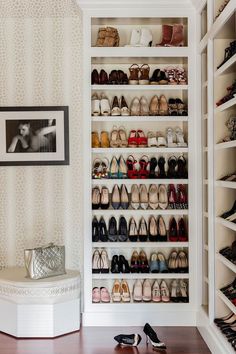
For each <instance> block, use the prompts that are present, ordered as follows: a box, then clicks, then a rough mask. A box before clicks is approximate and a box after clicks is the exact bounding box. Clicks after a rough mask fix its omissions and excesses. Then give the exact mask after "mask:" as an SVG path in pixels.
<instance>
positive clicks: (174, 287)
mask: <svg viewBox="0 0 236 354" xmlns="http://www.w3.org/2000/svg"><path fill="white" fill-rule="evenodd" d="M178 287H179V285H178V282H177V280H176V279H174V280H172V282H171V283H170V301H172V302H180V298H179V296H178Z"/></svg>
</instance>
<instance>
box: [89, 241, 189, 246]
mask: <svg viewBox="0 0 236 354" xmlns="http://www.w3.org/2000/svg"><path fill="white" fill-rule="evenodd" d="M92 246H93V247H94V248H95V247H98V248H104V247H105V248H153V247H158V248H166V247H173V248H175V247H178V248H180V247H188V246H189V243H188V242H158V241H156V242H140V241H137V242H130V241H125V242H93V245H92Z"/></svg>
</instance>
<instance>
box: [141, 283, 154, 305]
mask: <svg viewBox="0 0 236 354" xmlns="http://www.w3.org/2000/svg"><path fill="white" fill-rule="evenodd" d="M151 300H152V288H151V283H150V280H149V279H145V280H144V282H143V301H144V302H149V301H151Z"/></svg>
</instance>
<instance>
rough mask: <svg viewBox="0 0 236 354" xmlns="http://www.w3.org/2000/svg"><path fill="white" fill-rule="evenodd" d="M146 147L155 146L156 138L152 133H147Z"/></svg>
mask: <svg viewBox="0 0 236 354" xmlns="http://www.w3.org/2000/svg"><path fill="white" fill-rule="evenodd" d="M147 139H148V147H153V146H157V138H156V135H155V133H154V132H151V131H150V132H148V133H147Z"/></svg>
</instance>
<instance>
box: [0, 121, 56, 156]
mask: <svg viewBox="0 0 236 354" xmlns="http://www.w3.org/2000/svg"><path fill="white" fill-rule="evenodd" d="M6 144H7V146H6V150H7V152H8V153H14V152H16V153H17V152H27V153H30V152H56V120H55V119H49V120H48V119H41V120H7V121H6Z"/></svg>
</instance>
